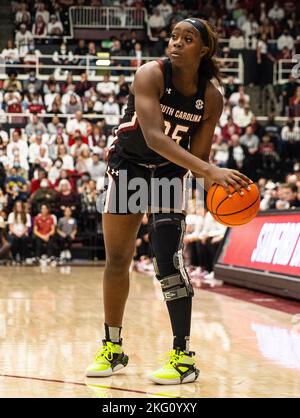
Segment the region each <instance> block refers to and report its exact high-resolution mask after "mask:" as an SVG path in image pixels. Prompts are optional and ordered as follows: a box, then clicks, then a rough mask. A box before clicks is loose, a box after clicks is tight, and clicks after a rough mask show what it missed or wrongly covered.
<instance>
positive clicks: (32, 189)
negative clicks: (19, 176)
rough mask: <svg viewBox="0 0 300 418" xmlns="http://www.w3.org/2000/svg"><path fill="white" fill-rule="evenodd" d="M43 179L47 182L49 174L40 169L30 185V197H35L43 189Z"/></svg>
mask: <svg viewBox="0 0 300 418" xmlns="http://www.w3.org/2000/svg"><path fill="white" fill-rule="evenodd" d="M43 179H46V180H47V173H46V171H45V170H44V169H42V168H38V170H37V171H36V177H34V178H33V179H32V180H31V183H30V195H33V194H34V193H35V192H36V191H37V190H38V189H39V188H40V187H41V181H42V180H43Z"/></svg>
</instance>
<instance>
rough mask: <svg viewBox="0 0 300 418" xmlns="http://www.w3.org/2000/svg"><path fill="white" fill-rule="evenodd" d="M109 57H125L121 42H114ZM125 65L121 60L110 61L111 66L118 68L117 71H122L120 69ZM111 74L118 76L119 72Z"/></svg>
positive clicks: (115, 71)
mask: <svg viewBox="0 0 300 418" xmlns="http://www.w3.org/2000/svg"><path fill="white" fill-rule="evenodd" d="M110 55H111V57H124V56H125V55H126V52H125V51H124V50H123V49H122V46H121V42H120V41H119V40H118V39H116V40H114V42H113V45H112V47H111V49H110ZM126 64H127V62H126V61H124V60H122V59H111V66H114V67H119V69H122V67H123V66H125V65H126ZM111 74H112V75H119V74H120V72H119V71H117V70H112V72H111Z"/></svg>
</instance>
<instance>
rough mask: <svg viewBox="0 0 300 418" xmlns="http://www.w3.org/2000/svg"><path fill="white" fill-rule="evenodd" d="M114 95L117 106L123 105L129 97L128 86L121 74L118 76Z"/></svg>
mask: <svg viewBox="0 0 300 418" xmlns="http://www.w3.org/2000/svg"><path fill="white" fill-rule="evenodd" d="M115 94H116V98H117V101H118V103H119V104H125V103H126V100H127V97H128V95H129V85H128V83H127V81H126V80H125V76H124V75H123V74H121V75H120V77H119V79H118V82H117V84H116V86H115Z"/></svg>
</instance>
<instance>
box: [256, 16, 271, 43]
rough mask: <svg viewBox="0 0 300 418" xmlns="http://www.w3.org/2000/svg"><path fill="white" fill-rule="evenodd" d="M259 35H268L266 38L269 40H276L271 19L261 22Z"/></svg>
mask: <svg viewBox="0 0 300 418" xmlns="http://www.w3.org/2000/svg"><path fill="white" fill-rule="evenodd" d="M259 34H260V35H263V34H264V35H266V37H267V38H268V39H274V38H275V35H274V26H273V24H272V23H271V22H270V19H268V18H264V19H263V20H261V24H260V26H259Z"/></svg>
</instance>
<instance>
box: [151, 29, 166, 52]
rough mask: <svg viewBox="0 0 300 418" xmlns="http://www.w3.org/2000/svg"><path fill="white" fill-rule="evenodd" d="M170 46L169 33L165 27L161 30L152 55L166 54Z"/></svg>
mask: <svg viewBox="0 0 300 418" xmlns="http://www.w3.org/2000/svg"><path fill="white" fill-rule="evenodd" d="M167 47H168V34H167V31H166V30H165V29H163V30H161V31H160V32H159V34H158V40H157V41H156V42H155V44H154V45H153V47H152V51H151V55H152V56H153V57H162V56H166V55H167V54H166V49H167Z"/></svg>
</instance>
